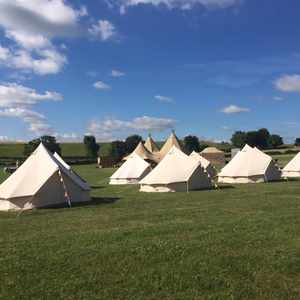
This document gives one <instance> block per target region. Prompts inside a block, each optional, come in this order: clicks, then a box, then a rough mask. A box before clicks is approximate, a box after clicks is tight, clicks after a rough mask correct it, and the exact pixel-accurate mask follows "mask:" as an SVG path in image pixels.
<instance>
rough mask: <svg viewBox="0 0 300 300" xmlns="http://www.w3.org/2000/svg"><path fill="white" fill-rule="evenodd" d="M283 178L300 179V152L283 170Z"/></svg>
mask: <svg viewBox="0 0 300 300" xmlns="http://www.w3.org/2000/svg"><path fill="white" fill-rule="evenodd" d="M282 177H285V178H295V177H300V152H299V153H298V154H297V155H296V156H295V157H294V158H293V159H292V160H291V161H290V162H289V163H288V164H287V165H286V166H285V167H284V168H283V170H282Z"/></svg>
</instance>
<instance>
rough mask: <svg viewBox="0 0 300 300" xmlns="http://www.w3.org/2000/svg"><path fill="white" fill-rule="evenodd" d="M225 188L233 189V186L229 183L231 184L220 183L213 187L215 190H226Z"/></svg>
mask: <svg viewBox="0 0 300 300" xmlns="http://www.w3.org/2000/svg"><path fill="white" fill-rule="evenodd" d="M227 189H235V186H233V185H231V184H224V185H223V184H222V185H218V187H217V188H215V190H227Z"/></svg>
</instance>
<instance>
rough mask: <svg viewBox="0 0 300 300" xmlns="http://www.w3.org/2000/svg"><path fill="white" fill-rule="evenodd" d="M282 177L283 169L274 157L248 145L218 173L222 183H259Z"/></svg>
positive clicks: (219, 180)
mask: <svg viewBox="0 0 300 300" xmlns="http://www.w3.org/2000/svg"><path fill="white" fill-rule="evenodd" d="M280 178H281V171H280V169H279V168H278V166H277V165H276V163H275V162H274V160H273V159H272V157H271V156H269V155H267V154H265V153H264V152H262V151H260V150H259V149H257V148H252V147H250V146H248V145H246V146H245V147H244V148H243V149H242V150H241V151H240V152H238V154H236V156H235V157H234V158H233V159H232V160H231V161H230V162H229V163H228V164H227V165H226V166H225V167H224V168H223V169H222V170H221V172H220V173H219V174H218V182H220V183H258V182H268V181H274V180H279V179H280Z"/></svg>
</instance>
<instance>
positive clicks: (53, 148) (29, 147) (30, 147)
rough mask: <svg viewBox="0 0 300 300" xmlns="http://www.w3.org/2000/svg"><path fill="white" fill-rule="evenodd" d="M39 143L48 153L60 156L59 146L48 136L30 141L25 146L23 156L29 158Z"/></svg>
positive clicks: (52, 137)
mask: <svg viewBox="0 0 300 300" xmlns="http://www.w3.org/2000/svg"><path fill="white" fill-rule="evenodd" d="M41 142H42V143H43V145H44V146H45V147H46V148H47V149H48V150H49V151H50V152H52V153H54V152H57V153H58V154H61V149H60V146H59V144H58V143H57V142H56V138H55V137H54V136H50V135H43V136H41V137H40V138H38V139H34V140H31V141H29V142H28V143H27V144H25V146H24V155H25V156H29V155H30V154H31V153H32V152H33V151H34V150H35V149H36V148H37V147H38V146H39V144H40V143H41Z"/></svg>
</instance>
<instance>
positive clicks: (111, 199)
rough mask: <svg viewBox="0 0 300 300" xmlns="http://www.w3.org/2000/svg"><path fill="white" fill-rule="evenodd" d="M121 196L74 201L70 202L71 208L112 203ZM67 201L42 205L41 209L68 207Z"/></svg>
mask: <svg viewBox="0 0 300 300" xmlns="http://www.w3.org/2000/svg"><path fill="white" fill-rule="evenodd" d="M120 199H121V198H117V197H91V201H88V202H75V203H72V208H74V207H86V206H98V205H108V204H114V203H115V202H117V201H119V200H120ZM68 207H69V206H68V204H67V203H62V204H56V205H50V206H44V207H42V209H61V208H68Z"/></svg>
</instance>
